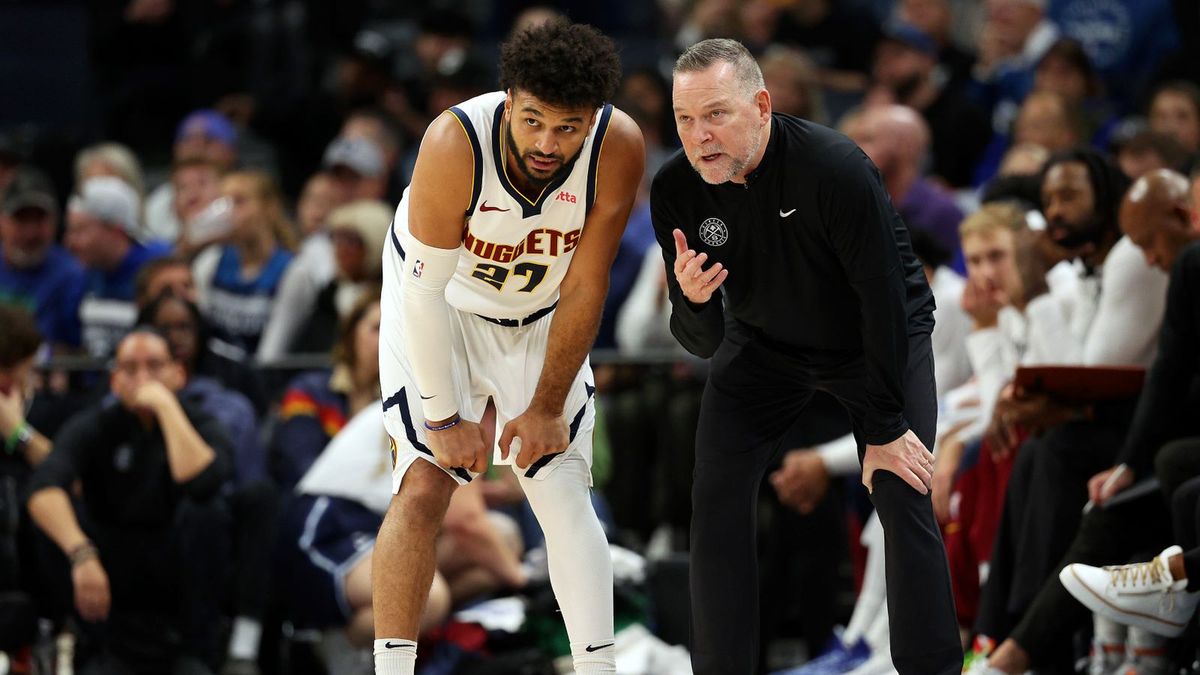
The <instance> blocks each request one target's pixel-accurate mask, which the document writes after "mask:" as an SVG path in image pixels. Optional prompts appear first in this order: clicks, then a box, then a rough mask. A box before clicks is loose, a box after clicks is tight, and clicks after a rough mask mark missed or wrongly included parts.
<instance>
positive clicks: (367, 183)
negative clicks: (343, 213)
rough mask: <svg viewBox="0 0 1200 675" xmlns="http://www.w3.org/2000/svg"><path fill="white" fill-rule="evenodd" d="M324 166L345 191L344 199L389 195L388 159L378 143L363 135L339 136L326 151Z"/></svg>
mask: <svg viewBox="0 0 1200 675" xmlns="http://www.w3.org/2000/svg"><path fill="white" fill-rule="evenodd" d="M323 164H324V166H325V168H326V169H327V170H328V171H329V173H330V174H331V175H332V176H333V179H334V181H335V182H336V183H337V185H338V186H339V187H340V188H341V190H342V193H343V198H344V199H346V200H352V199H383V198H384V197H386V196H387V189H388V183H387V180H388V177H387V166H386V164H385V157H384V154H383V150H382V149H381V148H380V147H379V145H377V144H376V143H375V142H374V141H372V140H370V139H367V138H365V137H363V136H339V137H337V138H335V139H333V141H332V142H331V143H330V144H329V147H328V148H326V149H325V159H324V161H323Z"/></svg>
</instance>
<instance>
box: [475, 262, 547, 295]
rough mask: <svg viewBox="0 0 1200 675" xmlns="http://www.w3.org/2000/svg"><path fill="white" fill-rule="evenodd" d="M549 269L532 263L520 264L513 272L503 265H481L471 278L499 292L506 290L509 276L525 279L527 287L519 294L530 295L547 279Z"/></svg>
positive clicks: (476, 268) (476, 267)
mask: <svg viewBox="0 0 1200 675" xmlns="http://www.w3.org/2000/svg"><path fill="white" fill-rule="evenodd" d="M548 269H550V268H549V267H547V266H545V265H539V264H537V263H531V262H523V263H520V264H518V265H517V266H515V267H513V268H512V269H511V270H510V269H509V268H507V267H504V266H503V265H494V264H492V263H479V264H478V265H476V266H475V271H474V272H471V276H473V277H475V278H476V279H479V280H480V281H482V282H484V283H485V284H487V285H489V286H491V287H492V288H494V289H496V290H497V291H500V290H503V289H504V284H505V282H507V281H508V278H509V276H518V277H525V278H526V279H527V281H526V282H525V285H524V286H523V287H522V288H521V289H520V290H519V291H517V292H518V293H529V292H530V291H532V290H533V289H535V288H537V286H538V284H540V283H542V280H543V279H545V278H546V270H548Z"/></svg>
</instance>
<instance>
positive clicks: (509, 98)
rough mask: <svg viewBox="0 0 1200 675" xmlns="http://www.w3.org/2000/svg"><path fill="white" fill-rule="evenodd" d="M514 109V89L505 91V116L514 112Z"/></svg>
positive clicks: (510, 88)
mask: <svg viewBox="0 0 1200 675" xmlns="http://www.w3.org/2000/svg"><path fill="white" fill-rule="evenodd" d="M512 107H513V90H512V87H509V88H508V89H506V90H504V114H505V115H508V114H510V113H511V112H512Z"/></svg>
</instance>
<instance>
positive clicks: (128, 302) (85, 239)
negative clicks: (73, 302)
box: [65, 176, 168, 358]
mask: <svg viewBox="0 0 1200 675" xmlns="http://www.w3.org/2000/svg"><path fill="white" fill-rule="evenodd" d="M138 210H139V202H138V195H137V192H136V191H135V190H134V189H133V188H132V187H130V185H129V184H128V183H126V182H125V181H123V180H121V179H120V178H116V177H115V176H96V177H94V178H89V179H88V180H86V181H84V183H83V185H82V186H81V187H80V188H79V192H78V193H77V194H75V195H74V196H72V197H71V200H70V202H69V203H68V206H67V234H66V239H65V242H66V245H67V248H68V249H69V250H70V251H71V253H73V254H74V255H75V257H76V258H78V259H79V261H80V262H81V263H83V267H84V269H85V271H86V276H85V282H84V294H83V299H82V301H81V302H80V303H79V322H80V324H81V326H82V331H83V346H84V348H85V349H86V350H87V352H88V353H89V354H91V355H92V356H95V357H98V358H107V357H109V356H111V355H112V351H113V349H114V348H115V347H116V345H117V342H118V341H119V340H120V339H121V338H122V337H123V336H124V335H125V333H126V332H127V331H128V330H129V329H130V328H132V327H133V324H134V321H135V320H136V319H137V307H136V306H135V305H134V295H135V290H134V281H135V279H136V278H137V274H138V271H139V270H140V269H141V268H142V265H144V264H146V263H147V262H149V261H150V260H153V259H154V258H158V257H160V256H163V255H166V254H167V252H168V248H167V247H166V246H164V245H158V244H153V245H146V244H142V243H141V242H140V241H139V239H138V236H139V233H140V231H141V225H140V223H139V222H138Z"/></svg>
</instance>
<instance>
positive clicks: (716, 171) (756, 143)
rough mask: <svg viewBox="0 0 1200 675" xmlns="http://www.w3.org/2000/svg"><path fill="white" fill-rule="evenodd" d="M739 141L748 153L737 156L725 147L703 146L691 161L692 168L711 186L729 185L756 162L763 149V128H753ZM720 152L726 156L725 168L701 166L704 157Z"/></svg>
mask: <svg viewBox="0 0 1200 675" xmlns="http://www.w3.org/2000/svg"><path fill="white" fill-rule="evenodd" d="M739 140H741V141H742V142H741V143H740V145H742V146H743V147H745V148H746V151H745V152H744V153H742V154H740V155H736V156H735V155H732V154H730V153H729V152H728V150H727V149H726V148H725V146H723V145H709V146H707V147H705V146H701V148H700V150H699V151H698V152H697V153H696V158H695V159H694V160H691V161H692V168H693V169H695V170H696V173H698V174H700V178H702V179H704V182H706V183H709V184H710V185H720V184H722V183H728V182H729V181H731V180H733V179H734V177H736V176H740V175H742V173H743V172H744V171H745V170H746V167H748V166H750V162H752V161H754V157H755V155H757V154H758V150H759V148H761V147H762V126H761V125H759V126H757V127H751V128H750V129H748V130H747V131H746V134H745V135H744V136H743V137H742V138H740V139H739ZM718 152H719V153H721V154H723V155H724V156H725V157H724V161H723V162H722V164H723V165H724V168H722V167H721V166H720V165H718V166H707V167H706V166H704V165H703V164H701V162H702V161H703V160H701V158H702V157H704V156H705V155H712V154H715V153H718Z"/></svg>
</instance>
